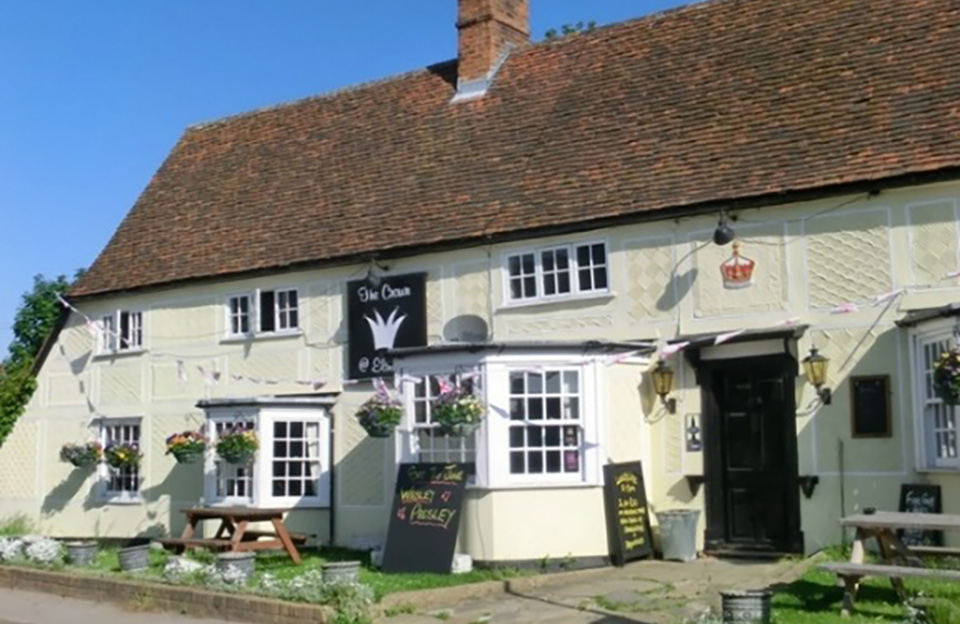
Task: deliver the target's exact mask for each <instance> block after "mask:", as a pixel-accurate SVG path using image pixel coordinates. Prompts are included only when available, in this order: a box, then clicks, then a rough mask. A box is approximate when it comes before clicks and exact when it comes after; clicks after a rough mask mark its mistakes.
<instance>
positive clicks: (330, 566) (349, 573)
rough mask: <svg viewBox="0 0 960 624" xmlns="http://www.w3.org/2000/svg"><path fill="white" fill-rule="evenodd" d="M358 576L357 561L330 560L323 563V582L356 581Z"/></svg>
mask: <svg viewBox="0 0 960 624" xmlns="http://www.w3.org/2000/svg"><path fill="white" fill-rule="evenodd" d="M359 578H360V562H359V561H331V562H330V563H325V564H323V581H324V582H325V583H356V582H357V579H359Z"/></svg>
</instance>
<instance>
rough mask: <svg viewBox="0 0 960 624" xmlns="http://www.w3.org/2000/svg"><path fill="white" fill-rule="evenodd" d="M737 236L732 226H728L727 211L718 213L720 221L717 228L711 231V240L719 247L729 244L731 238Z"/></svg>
mask: <svg viewBox="0 0 960 624" xmlns="http://www.w3.org/2000/svg"><path fill="white" fill-rule="evenodd" d="M736 237H737V233H736V232H734V231H733V228H732V227H730V223H729V222H728V220H727V213H725V212H721V213H720V222H719V223H717V229H715V230H714V231H713V242H714V243H715V244H717V245H720V246H721V247H722V246H723V245H727V244H729V243H730V242H731V241H732V240H733V239H735V238H736Z"/></svg>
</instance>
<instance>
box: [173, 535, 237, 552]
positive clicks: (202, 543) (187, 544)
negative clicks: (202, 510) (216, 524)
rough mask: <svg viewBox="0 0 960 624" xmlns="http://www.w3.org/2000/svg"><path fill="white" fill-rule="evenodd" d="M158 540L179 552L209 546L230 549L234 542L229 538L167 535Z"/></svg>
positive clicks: (214, 548)
mask: <svg viewBox="0 0 960 624" xmlns="http://www.w3.org/2000/svg"><path fill="white" fill-rule="evenodd" d="M157 541H158V542H160V543H161V544H163V546H164V547H166V548H170V549H171V550H174V551H176V552H178V553H181V552H183V551H184V550H185V549H187V548H209V549H210V550H230V548H232V546H233V544H231V543H230V540H228V539H203V538H199V537H190V538H184V537H165V538H163V539H158V540H157Z"/></svg>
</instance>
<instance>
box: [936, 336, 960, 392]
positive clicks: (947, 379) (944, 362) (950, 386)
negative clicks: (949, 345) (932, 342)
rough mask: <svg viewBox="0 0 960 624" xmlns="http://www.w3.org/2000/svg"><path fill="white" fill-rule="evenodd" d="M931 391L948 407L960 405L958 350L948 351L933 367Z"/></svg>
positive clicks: (959, 361) (959, 354)
mask: <svg viewBox="0 0 960 624" xmlns="http://www.w3.org/2000/svg"><path fill="white" fill-rule="evenodd" d="M933 391H934V392H935V393H936V394H937V396H938V397H940V398H941V399H942V400H943V402H944V403H946V404H948V405H957V404H960V349H950V350H949V351H944V352H943V353H942V354H941V355H940V359H939V360H937V362H936V363H935V364H934V365H933Z"/></svg>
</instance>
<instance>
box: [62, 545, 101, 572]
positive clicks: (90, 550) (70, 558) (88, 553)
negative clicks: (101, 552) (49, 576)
mask: <svg viewBox="0 0 960 624" xmlns="http://www.w3.org/2000/svg"><path fill="white" fill-rule="evenodd" d="M66 546H67V563H69V564H70V565H74V566H89V565H93V560H94V559H95V558H96V556H97V550H98V549H99V547H98V546H97V543H96V542H67V544H66Z"/></svg>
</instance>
